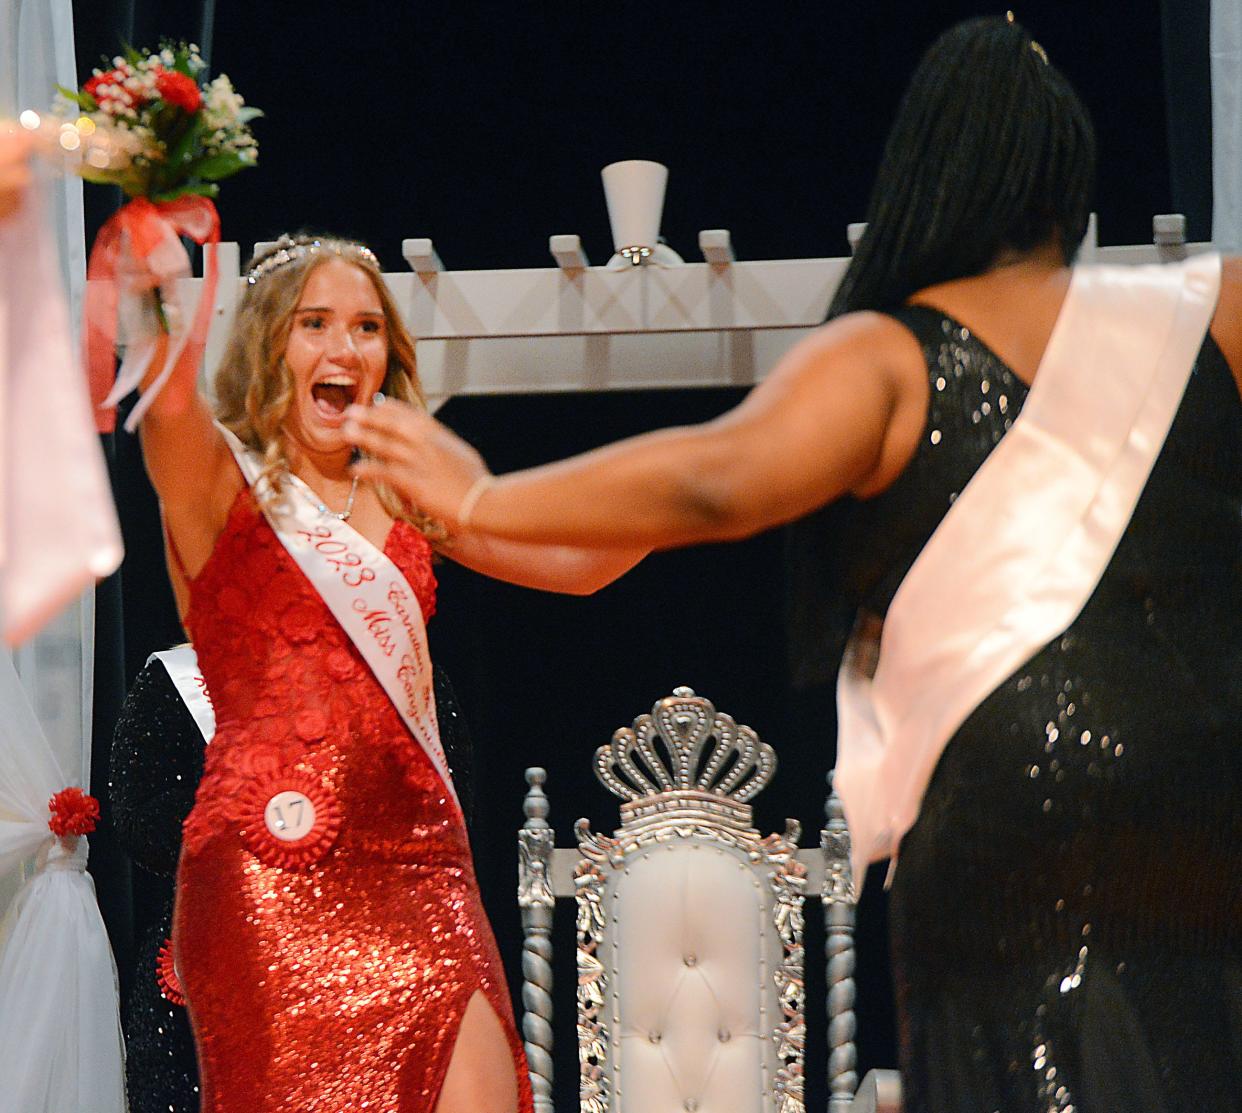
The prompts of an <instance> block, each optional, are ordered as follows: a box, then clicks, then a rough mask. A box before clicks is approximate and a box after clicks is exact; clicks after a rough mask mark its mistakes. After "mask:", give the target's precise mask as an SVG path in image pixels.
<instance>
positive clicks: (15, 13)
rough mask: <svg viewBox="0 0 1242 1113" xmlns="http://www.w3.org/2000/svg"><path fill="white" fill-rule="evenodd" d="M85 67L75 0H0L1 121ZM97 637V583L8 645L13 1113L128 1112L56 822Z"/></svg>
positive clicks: (102, 982) (89, 909)
mask: <svg viewBox="0 0 1242 1113" xmlns="http://www.w3.org/2000/svg"><path fill="white" fill-rule="evenodd" d="M76 68H77V67H76V63H75V60H74V51H73V20H72V6H71V3H70V0H0V117H8V118H12V117H14V116H15V115H16V114H17V113H18V112H19V111H21V110H22V109H24V108H35V109H38V110H44V109H46V108H48V107H49V106H50V100H51V95H52V91H53V90H54V87H55V85H56V84H58V83H59V84H62V85H67V86H74V85H76V84H77V75H76ZM40 193H41V195H42V200H43V203H44V207H45V209H46V210H47V218H48V223H49V225H50V229H49V230H51V231H53V232H54V238H55V243H56V247H57V256H58V259H59V264H60V271H61V278H62V280H63V283H64V288H65V290H66V291H67V293H68V296H69V301H70V307H71V319H73V320H77V319H78V316H79V307H80V305H81V297H82V291H83V287H84V282H85V243H84V238H83V225H82V186H81V183H80V182H79V181H77V180H76V179H65V178H59V179H55V180H50V181H45V182H43V183H42V184H41V188H40ZM9 263H10V265H11V264H12V261H11V260H10V261H9ZM47 497H48V498H52V499H54V498H55V497H56V492H47ZM93 646H94V607H93V593H92V592H87V593H86V595H85V596H83V597H82V598H81V599H79V600H77V601H76V602H74V603H72V604H71V605H70V606H69V607H68V608H66V609H65V610H64V611H63V612H62V613H61V614H60V616H59V617H58V618H57V619H55V620H54V621H52V622H51V623H50V624H49V625H47V626H46V627H45V628H44V629H43V631H42V632H41V633H40V634H39V635H38V636H37V637H35V638H33V639H31V640H30V641H28V642H26V643H25V644H24V645H22V646H21V647H20V648H19V649H18V650H16V651H15V652H14V653H12V654H10V653H9V651H7V650H5V649H3V648H2V647H0V914H2V915H3V921H2V922H0V1113H123V1110H124V1108H125V1096H124V1083H123V1068H122V1064H123V1049H122V1044H121V1033H120V1022H119V1012H118V1005H117V985H116V971H115V966H114V964H113V960H112V954H111V951H110V949H109V946H108V939H107V934H106V931H105V930H104V925H103V921H102V919H101V917H100V914H99V908H98V905H97V904H96V901H95V891H94V886H93V883H92V881H91V879H90V876H89V875H88V874H87V873H86V872H85V867H86V858H87V840H86V839H85V838H67V839H57V838H56V837H55V836H53V835H52V832H51V830H50V829H49V827H48V820H49V818H50V815H49V808H48V802H49V800H50V798H51V796H52V795H54V794H55V793H57V792H59V791H61V790H62V789H64V788H66V787H67V786H70V785H77V786H81V787H83V788H85V787H86V786H88V785H89V783H90V745H91V731H90V723H91V708H92V705H93V676H92V664H91V662H92V654H93Z"/></svg>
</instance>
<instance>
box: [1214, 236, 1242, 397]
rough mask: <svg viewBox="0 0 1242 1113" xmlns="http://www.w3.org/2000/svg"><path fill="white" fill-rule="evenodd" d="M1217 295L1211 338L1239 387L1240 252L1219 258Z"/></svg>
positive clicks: (1241, 325)
mask: <svg viewBox="0 0 1242 1113" xmlns="http://www.w3.org/2000/svg"><path fill="white" fill-rule="evenodd" d="M1220 279H1221V280H1220V299H1219V300H1218V301H1217V303H1216V313H1215V314H1214V315H1213V317H1212V329H1211V332H1212V338H1213V339H1214V340H1215V341H1216V343H1217V344H1218V345H1219V346H1220V350H1221V351H1222V352H1223V353H1224V356H1225V360H1226V362H1227V363H1228V364H1229V367H1230V370H1232V371H1233V377H1234V378H1235V379H1236V380H1237V381H1238V390H1239V391H1242V256H1238V255H1227V256H1225V258H1223V259H1222V260H1221V276H1220Z"/></svg>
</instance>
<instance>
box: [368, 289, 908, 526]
mask: <svg viewBox="0 0 1242 1113" xmlns="http://www.w3.org/2000/svg"><path fill="white" fill-rule="evenodd" d="M927 391H928V387H927V380H926V374H925V371H924V368H923V361H922V355H921V353H920V351H919V348H918V345H917V343H916V342H915V340H914V339H913V337H912V336H911V335H910V333H909V332H907V331H906V329H904V328H903V327H902V326H901V325H899V324H897V323H896V322H895V321H893V320H891V319H890V318H887V317H883V316H880V315H877V314H854V315H851V316H848V317H843V318H840V319H839V320H837V321H834V322H832V323H831V324H830V325H828V326H826V327H825V328H823V329H820V330H819V331H818V332H816V333H815V334H813V335H812V336H810V337H808V338H807V339H806V340H805V341H803V342H802V343H801V344H799V345H798V346H797V347H796V348H794V349H793V350H792V351H791V352H790V353H789V354H788V355H787V356H786V357H785V358H784V359H783V360H782V361H781V363H780V364H779V365H778V367H777V368H776V369H775V370H774V372H773V373H772V375H771V376H770V377H769V378H768V379H767V380H766V381H765V382H764V383H762V384H761V385H760V386H759V387H757V388H756V389H755V390H754V391H752V392H751V394H750V395H749V396H748V397H747V399H746V400H745V401H744V402H743V403H742V404H741V405H740V406H738V407H737V408H736V409H734V410H732V411H730V412H729V413H727V414H725V415H724V416H722V417H720V418H718V419H716V420H715V421H711V422H708V423H706V424H704V425H698V426H691V427H685V428H678V429H665V430H661V431H659V432H655V433H648V434H645V435H643V436H639V437H633V438H630V439H629V440H625V441H620V442H618V443H617V444H614V445H609V446H607V447H604V448H600V449H596V450H595V451H593V452H588V453H585V454H584V455H581V456H576V457H573V458H571V459H569V460H562V461H560V462H558V463H554V464H549V465H546V466H544V467H540V468H532V469H530V470H527V471H522V472H514V473H511V474H509V475H506V476H503V477H498V478H496V479H495V480H494V481H490V480H488V479H487V472H486V468H485V467H484V465H483V462H482V460H481V459H480V458H479V456H478V454H477V453H476V452H474V450H473V449H472V448H470V446H469V445H467V444H465V442H463V441H461V440H460V439H459V438H457V437H456V436H455V435H454V434H453V433H451V432H450V431H449V430H447V429H446V428H444V426H442V425H440V424H439V423H438V422H436V421H435V420H434V419H432V418H430V417H428V416H427V415H425V414H420V413H417V412H416V411H414V410H412V409H409V408H406V407H400V406H390V405H388V404H385V405H383V406H380V407H366V408H356V409H353V410H351V411H350V414H351V421H350V423H349V424H348V425H347V427H346V434H347V435H348V436H350V437H351V439H354V440H355V441H356V443H357V444H358V445H359V447H360V448H362V450H363V451H364V452H365V453H366V454H367V455H368V456H369V457H370V459H368V460H364V461H363V462H362V463H360V464H359V465H357V468H358V472H359V474H360V475H362V476H363V477H364V478H367V479H372V480H380V481H383V482H385V483H388V484H391V485H392V486H393V487H394V488H395V489H396V490H398V491H399V492H401V493H402V494H403V495H404V496H405V497H406V498H408V499H410V501H411V502H413V503H415V504H416V505H418V506H419V507H420V508H421V509H422V510H423V511H424V512H425V513H428V514H430V515H431V516H433V517H436V518H439V519H441V520H443V521H445V522H446V523H447V524H448V525H449V526H450V528H451V529H455V530H456V531H457V532H463V533H464V532H467V530H469V531H478V532H480V533H484V534H488V535H492V536H496V537H503V538H509V539H512V540H517V541H540V542H547V543H555V544H560V545H569V546H576V547H592V546H595V547H605V546H615V547H622V546H628V547H631V548H633V547H637V548H646V549H658V548H670V547H674V546H679V545H689V544H695V543H698V542H703V541H722V540H730V539H734V538H740V537H745V536H749V535H751V534H754V533H757V532H759V531H761V530H764V529H767V528H769V527H772V526H775V525H779V524H781V523H783V522H788V521H791V520H793V519H795V518H798V517H800V516H802V515H804V514H806V513H808V512H809V511H811V510H814V509H816V508H817V507H819V506H822V505H823V504H825V503H827V502H830V501H832V500H833V499H835V498H838V497H840V496H841V495H843V494H846V493H848V492H854V493H856V494H861V495H867V494H872V493H875V492H876V491H880V490H883V489H884V488H885V487H887V486H888V485H889V484H890V483H891V482H892V481H893V480H894V479H895V478H896V477H897V476H898V475H899V474H900V473H901V471H902V469H903V468H904V467H905V465H906V463H907V462H908V461H909V459H910V457H911V455H912V454H913V452H914V448H915V446H916V444H917V441H918V438H919V436H920V435H921V432H922V427H923V422H924V419H925V415H926V407H927ZM463 500H466V502H467V510H468V511H469V513H468V517H469V521H468V522H466V523H465V526H466V527H467V528H466V529H463V528H462V526H463V523H461V521H460V520H459V516H460V514H461V510H462V503H463Z"/></svg>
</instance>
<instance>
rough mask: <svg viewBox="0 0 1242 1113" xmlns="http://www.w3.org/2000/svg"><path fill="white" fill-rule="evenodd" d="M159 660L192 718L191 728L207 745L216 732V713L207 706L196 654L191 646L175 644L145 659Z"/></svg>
mask: <svg viewBox="0 0 1242 1113" xmlns="http://www.w3.org/2000/svg"><path fill="white" fill-rule="evenodd" d="M152 661H159V663H160V664H161V665H163V666H164V669H165V671H166V672H167V673H168V678H169V679H170V680H171V681H172V682H173V687H174V688H176V689H177V695H179V696H180V697H181V702H182V703H184V704H185V706H186V708H187V709H188V710H189V712H190V714H191V715H192V716H193V717H194V725H195V726H197V727H198V729H199V732H200V733H201V734H202V736H203V741H204V742H210V741H211V740H212V738H213V737H214V736H215V733H216V711H215V708H214V707H212V705H211V696H210V694H209V693H208V691H207V681H206V680H204V679H203V674H202V672H201V671H200V670H199V667H198V654H197V653H195V652H194V647H193V646H192V645H177V646H174V647H173V648H172V649H162V650H160V651H159V652H158V653H152V654H151V656H150V657H148V658H147V664H148V665H149V664H150V663H151V662H152Z"/></svg>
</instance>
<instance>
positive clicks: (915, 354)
mask: <svg viewBox="0 0 1242 1113" xmlns="http://www.w3.org/2000/svg"><path fill="white" fill-rule="evenodd" d="M778 372H779V373H781V374H783V375H786V376H788V377H790V378H798V379H818V378H821V377H822V378H828V377H831V378H834V379H847V380H848V379H850V378H855V377H861V378H865V379H867V380H868V381H869V382H871V383H873V384H876V385H881V384H883V385H886V386H887V387H888V388H890V389H895V390H897V391H900V390H901V389H902V388H903V387H906V386H914V385H917V383H918V382H919V381H921V380H922V378H923V355H922V351H921V350H920V348H919V343H918V341H917V340H916V339H915V337H914V334H913V333H912V332H910V330H909V329H907V328H906V327H905V326H904V325H902V324H901V323H900V322H899V321H897V320H895V319H894V318H892V317H890V316H888V315H887V314H884V313H874V312H870V311H863V312H858V313H847V314H845V316H843V317H837V318H835V319H834V320H832V321H829V322H828V323H827V324H826V325H824V326H823V327H822V328H818V329H816V330H815V331H814V332H813V333H811V334H810V335H809V336H807V337H806V338H805V339H804V340H802V341H801V342H800V343H798V344H797V345H796V346H795V347H794V348H792V349H791V350H790V352H789V354H788V355H787V356H786V357H785V359H784V360H783V361H782V364H781V366H780V367H779V368H778Z"/></svg>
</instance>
